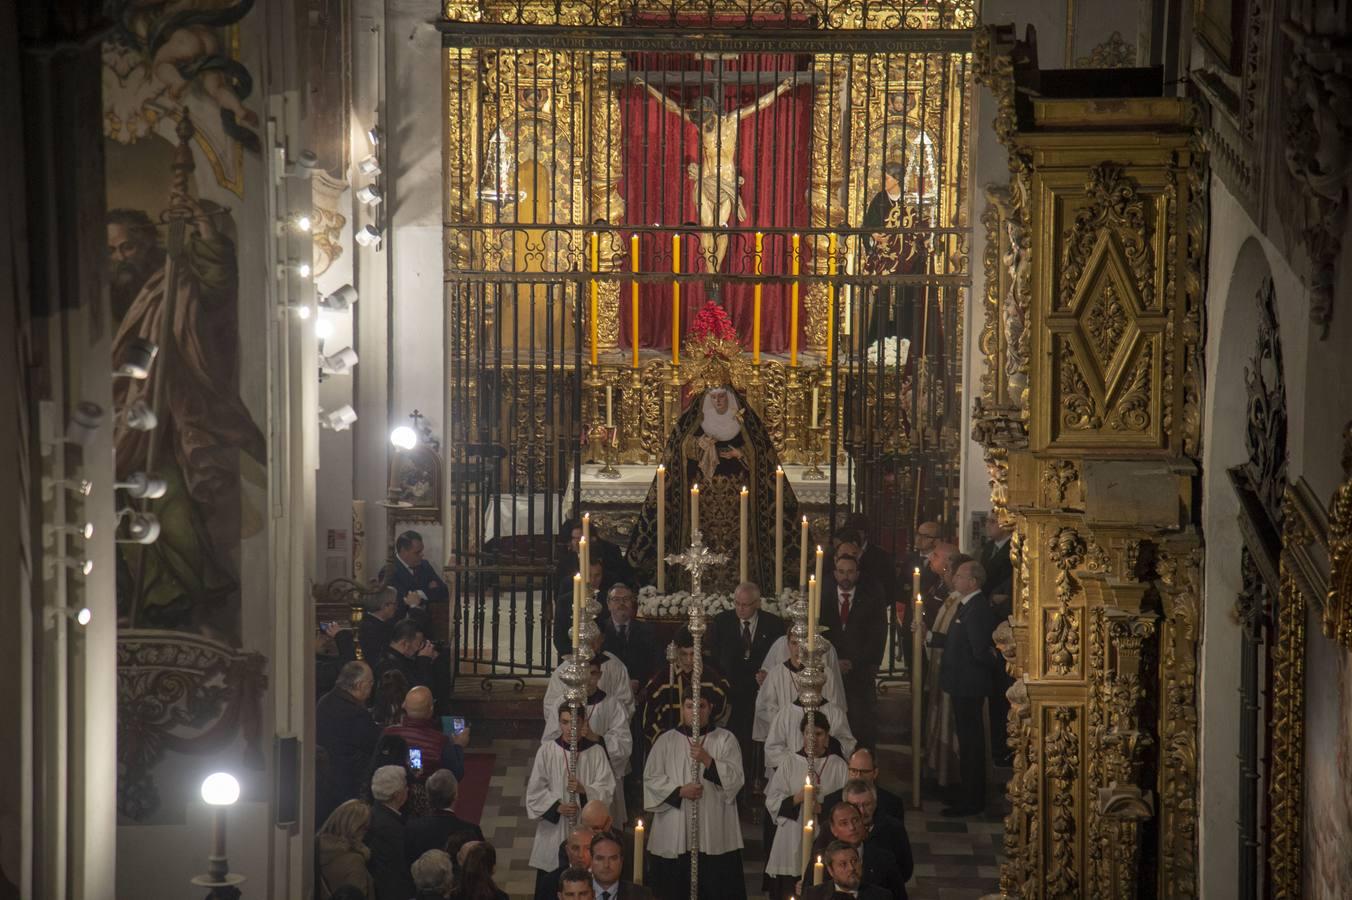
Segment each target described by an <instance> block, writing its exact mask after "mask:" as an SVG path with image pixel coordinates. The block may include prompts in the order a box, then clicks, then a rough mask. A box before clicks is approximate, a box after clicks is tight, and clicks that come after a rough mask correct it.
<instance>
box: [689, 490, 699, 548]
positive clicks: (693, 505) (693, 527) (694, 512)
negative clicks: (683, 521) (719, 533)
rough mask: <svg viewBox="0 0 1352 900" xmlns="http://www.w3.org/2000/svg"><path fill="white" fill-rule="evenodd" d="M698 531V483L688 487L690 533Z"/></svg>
mask: <svg viewBox="0 0 1352 900" xmlns="http://www.w3.org/2000/svg"><path fill="white" fill-rule="evenodd" d="M696 531H699V485H695V486H694V487H692V488H691V489H690V533H691V535H692V538H693V535H694V533H695V532H696Z"/></svg>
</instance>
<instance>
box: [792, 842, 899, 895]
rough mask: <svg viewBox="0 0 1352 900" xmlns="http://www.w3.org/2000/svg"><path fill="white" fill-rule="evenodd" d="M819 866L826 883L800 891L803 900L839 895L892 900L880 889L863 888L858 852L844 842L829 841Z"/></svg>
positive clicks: (865, 886)
mask: <svg viewBox="0 0 1352 900" xmlns="http://www.w3.org/2000/svg"><path fill="white" fill-rule="evenodd" d="M822 864H823V865H824V866H825V867H826V880H825V881H823V882H822V883H821V884H818V885H814V886H812V887H805V888H803V900H833V898H837V897H840V896H842V895H843V896H846V897H857V898H859V900H888V898H890V897H892V895H891V894H889V893H888V892H887V891H886V890H884V889H883V888H880V887H876V886H874V885H871V884H864V867H863V864H862V863H861V862H860V860H859V851H858V850H856V849H855V848H854V847H852V846H850V845H849V844H847V843H845V842H844V841H835V840H833V841H831V843H829V844H827V845H826V847H825V848H823V850H822Z"/></svg>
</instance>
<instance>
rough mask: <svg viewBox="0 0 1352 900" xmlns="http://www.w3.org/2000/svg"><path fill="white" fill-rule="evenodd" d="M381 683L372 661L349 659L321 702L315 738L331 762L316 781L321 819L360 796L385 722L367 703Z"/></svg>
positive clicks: (318, 811) (319, 818) (318, 706)
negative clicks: (377, 720) (378, 721)
mask: <svg viewBox="0 0 1352 900" xmlns="http://www.w3.org/2000/svg"><path fill="white" fill-rule="evenodd" d="M374 689H375V676H373V675H372V674H371V667H370V666H368V665H367V664H366V663H364V662H361V661H359V660H354V661H352V662H349V663H345V664H344V665H343V667H342V669H340V670H339V671H338V680H337V682H336V683H335V684H334V686H333V690H331V691H329V692H328V693H327V694H325V695H324V696H323V697H321V698H319V703H318V705H316V706H315V744H316V745H318V746H319V747H320V748H322V749H323V750H324V754H325V759H326V765H325V766H324V770H323V772H322V773H321V774H320V777H319V778H318V779H317V780H316V783H315V821H316V822H320V823H323V821H324V820H325V819H327V818H328V817H329V813H331V812H333V811H334V810H335V809H337V808H338V805H339V804H340V803H342V802H343V801H345V800H352V799H355V798H357V797H360V796H361V794H362V788H363V787H364V785H363V784H362V781H363V780H364V779H365V777H366V767H367V766H369V765H370V764H371V754H373V753H374V752H375V749H376V741H378V740H379V739H380V726H379V725H377V724H376V723H375V721H374V720H373V719H372V718H371V712H370V710H368V709H367V708H366V703H367V701H368V700H370V699H371V692H372V690H374Z"/></svg>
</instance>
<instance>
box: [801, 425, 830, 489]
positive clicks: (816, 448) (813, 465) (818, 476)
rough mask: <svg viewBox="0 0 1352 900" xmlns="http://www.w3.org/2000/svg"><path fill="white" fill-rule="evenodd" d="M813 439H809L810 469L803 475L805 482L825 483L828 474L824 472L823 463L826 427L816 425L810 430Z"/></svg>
mask: <svg viewBox="0 0 1352 900" xmlns="http://www.w3.org/2000/svg"><path fill="white" fill-rule="evenodd" d="M808 434H809V435H811V437H810V438H809V439H808V447H807V461H808V463H809V466H808V469H807V471H806V472H804V473H803V480H804V481H825V480H826V473H825V472H823V471H822V467H821V463H822V460H823V459H824V458H825V456H826V453H825V450H826V426H825V425H824V424H823V425H814V426H812V427H811V428H809V429H808Z"/></svg>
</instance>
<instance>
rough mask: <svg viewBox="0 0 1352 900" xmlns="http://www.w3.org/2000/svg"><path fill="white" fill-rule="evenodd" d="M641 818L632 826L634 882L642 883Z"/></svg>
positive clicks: (642, 839)
mask: <svg viewBox="0 0 1352 900" xmlns="http://www.w3.org/2000/svg"><path fill="white" fill-rule="evenodd" d="M644 839H645V837H644V834H643V820H642V819H639V820H638V824H637V825H635V826H634V884H642V883H643V844H644Z"/></svg>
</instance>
